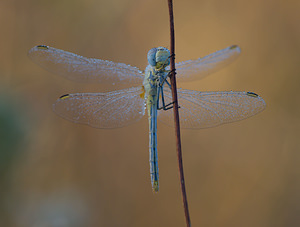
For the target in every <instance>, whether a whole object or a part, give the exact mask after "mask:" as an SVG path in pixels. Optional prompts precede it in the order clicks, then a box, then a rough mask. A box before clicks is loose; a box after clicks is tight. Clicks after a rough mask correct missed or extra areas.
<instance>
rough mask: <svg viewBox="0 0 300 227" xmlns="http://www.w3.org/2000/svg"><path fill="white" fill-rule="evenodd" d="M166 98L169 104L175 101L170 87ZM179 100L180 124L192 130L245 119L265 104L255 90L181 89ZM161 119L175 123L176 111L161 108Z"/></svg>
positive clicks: (165, 93)
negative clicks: (213, 90) (212, 90)
mask: <svg viewBox="0 0 300 227" xmlns="http://www.w3.org/2000/svg"><path fill="white" fill-rule="evenodd" d="M165 87H166V86H165ZM164 97H165V101H166V103H169V102H171V101H172V95H171V91H170V89H169V88H168V87H166V88H164ZM178 102H179V106H180V108H179V116H180V125H181V126H182V127H183V128H190V129H193V128H208V127H214V126H217V125H221V124H225V123H230V122H234V121H239V120H243V119H245V118H248V117H251V116H253V115H255V114H257V113H259V112H261V111H262V110H263V109H264V108H265V107H266V103H265V101H264V100H263V99H262V98H261V97H260V96H258V95H257V94H255V93H253V92H233V91H225V92H199V91H192V90H184V89H179V90H178ZM158 119H159V120H161V121H162V122H164V123H166V124H168V125H173V111H172V110H166V111H164V110H160V111H159V115H158Z"/></svg>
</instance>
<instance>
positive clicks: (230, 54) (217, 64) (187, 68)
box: [175, 45, 241, 82]
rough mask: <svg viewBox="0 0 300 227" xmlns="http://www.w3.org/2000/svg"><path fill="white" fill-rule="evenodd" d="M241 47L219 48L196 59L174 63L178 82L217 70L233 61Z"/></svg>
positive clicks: (196, 78) (194, 78)
mask: <svg viewBox="0 0 300 227" xmlns="http://www.w3.org/2000/svg"><path fill="white" fill-rule="evenodd" d="M240 52H241V49H240V48H239V47H238V46H236V45H234V46H230V47H227V48H225V49H223V50H219V51H217V52H215V53H213V54H210V55H207V56H206V57H203V58H198V59H196V60H188V61H183V62H179V63H177V64H176V65H175V67H176V72H177V77H176V79H177V80H178V82H188V81H193V80H199V79H202V78H203V77H205V76H207V75H209V74H211V73H214V72H216V71H218V70H219V69H221V68H223V67H225V66H227V65H228V64H229V63H231V62H233V61H234V60H235V59H236V58H237V57H238V56H239V54H240Z"/></svg>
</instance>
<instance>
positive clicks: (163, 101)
mask: <svg viewBox="0 0 300 227" xmlns="http://www.w3.org/2000/svg"><path fill="white" fill-rule="evenodd" d="M166 83H167V85H168V86H169V87H170V88H171V85H170V83H169V82H168V81H167V80H166ZM159 93H160V94H161V101H162V106H161V107H160V105H159V99H158V100H157V101H158V105H157V107H158V108H157V109H158V110H162V109H163V110H169V109H172V108H173V106H174V102H170V103H168V104H166V103H165V97H164V90H163V87H161V86H160V87H159ZM159 93H158V94H159ZM179 108H180V107H179Z"/></svg>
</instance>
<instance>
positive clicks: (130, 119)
mask: <svg viewBox="0 0 300 227" xmlns="http://www.w3.org/2000/svg"><path fill="white" fill-rule="evenodd" d="M53 110H54V111H55V112H56V113H57V114H58V115H60V116H61V117H63V118H65V119H67V120H69V121H72V122H75V123H81V124H87V125H90V126H92V127H95V128H118V127H123V126H126V125H129V124H131V123H134V122H136V121H138V120H140V119H141V118H142V117H143V115H144V114H145V104H144V89H143V87H133V88H129V89H124V90H119V91H113V92H107V93H77V94H68V95H63V96H61V97H60V98H59V99H58V100H57V101H56V102H55V103H54V105H53Z"/></svg>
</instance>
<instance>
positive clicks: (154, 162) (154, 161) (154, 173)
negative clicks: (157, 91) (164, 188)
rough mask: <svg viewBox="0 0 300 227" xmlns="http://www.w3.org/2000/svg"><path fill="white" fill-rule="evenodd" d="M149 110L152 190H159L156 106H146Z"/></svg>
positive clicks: (153, 104) (152, 104)
mask: <svg viewBox="0 0 300 227" xmlns="http://www.w3.org/2000/svg"><path fill="white" fill-rule="evenodd" d="M148 108H149V111H148V113H149V116H148V117H149V162H150V177H151V183H152V189H153V191H154V192H158V190H159V183H158V181H159V174H158V157H157V134H156V132H157V104H156V102H154V103H151V105H148Z"/></svg>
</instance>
